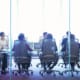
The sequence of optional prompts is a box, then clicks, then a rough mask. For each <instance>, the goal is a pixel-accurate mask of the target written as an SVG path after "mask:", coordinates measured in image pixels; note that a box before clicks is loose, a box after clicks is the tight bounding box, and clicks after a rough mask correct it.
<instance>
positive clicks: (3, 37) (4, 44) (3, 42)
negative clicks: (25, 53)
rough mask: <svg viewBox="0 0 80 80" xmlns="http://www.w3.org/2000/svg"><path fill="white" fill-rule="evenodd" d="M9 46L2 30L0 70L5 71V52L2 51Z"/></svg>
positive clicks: (0, 34) (0, 35) (0, 38)
mask: <svg viewBox="0 0 80 80" xmlns="http://www.w3.org/2000/svg"><path fill="white" fill-rule="evenodd" d="M8 48H9V44H8V37H6V36H5V33H4V32H0V52H2V54H0V56H2V59H1V61H2V69H1V72H2V74H3V73H6V68H7V54H6V52H5V51H4V50H5V49H8Z"/></svg>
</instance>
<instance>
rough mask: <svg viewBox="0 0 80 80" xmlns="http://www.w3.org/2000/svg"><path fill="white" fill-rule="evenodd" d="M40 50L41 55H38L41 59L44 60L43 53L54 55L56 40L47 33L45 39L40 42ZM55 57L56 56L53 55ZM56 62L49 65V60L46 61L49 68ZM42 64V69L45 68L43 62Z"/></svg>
mask: <svg viewBox="0 0 80 80" xmlns="http://www.w3.org/2000/svg"><path fill="white" fill-rule="evenodd" d="M41 51H42V55H41V56H40V57H41V59H42V60H44V56H45V55H52V56H54V55H55V54H56V51H57V45H56V41H55V39H54V38H53V36H52V34H49V33H48V34H47V37H46V39H45V40H44V41H43V43H42V47H41ZM55 59H56V56H55ZM56 63H57V62H54V64H53V66H52V67H50V65H51V62H50V63H48V67H49V68H53V67H54V66H55V65H56ZM42 65H44V69H46V67H45V64H42Z"/></svg>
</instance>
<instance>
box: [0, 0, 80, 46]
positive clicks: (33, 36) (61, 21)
mask: <svg viewBox="0 0 80 80" xmlns="http://www.w3.org/2000/svg"><path fill="white" fill-rule="evenodd" d="M11 1H12V3H11V29H12V40H14V39H17V36H18V34H19V33H20V32H23V33H24V34H25V36H26V37H27V39H28V40H29V41H31V42H36V41H38V40H39V38H40V36H42V33H43V32H45V31H47V32H49V33H52V34H53V36H54V37H55V39H56V41H57V45H58V47H59V44H60V42H61V39H62V36H63V35H65V33H66V31H67V30H68V29H69V0H11ZM79 3H80V0H70V27H71V32H72V33H74V34H75V35H76V37H77V38H79V37H80V35H79V34H80V31H79V27H80V22H79V21H80V9H79V7H80V5H79ZM9 30H10V0H0V31H4V32H5V33H6V34H9V32H10V31H9Z"/></svg>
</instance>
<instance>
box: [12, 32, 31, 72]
mask: <svg viewBox="0 0 80 80" xmlns="http://www.w3.org/2000/svg"><path fill="white" fill-rule="evenodd" d="M12 50H13V51H14V59H15V62H16V63H17V65H18V69H19V73H20V72H21V70H22V69H27V70H28V68H29V66H30V63H31V54H29V51H32V49H31V48H30V46H29V44H28V43H27V41H26V40H25V36H24V34H23V33H20V34H19V36H18V40H16V42H15V43H14V45H13V49H12ZM26 58H29V59H28V60H27V59H26ZM21 67H22V68H21Z"/></svg>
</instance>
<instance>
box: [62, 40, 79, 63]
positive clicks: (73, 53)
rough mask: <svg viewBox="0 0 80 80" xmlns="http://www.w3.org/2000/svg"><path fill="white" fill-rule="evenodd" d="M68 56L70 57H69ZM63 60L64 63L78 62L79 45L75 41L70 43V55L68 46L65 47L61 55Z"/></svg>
mask: <svg viewBox="0 0 80 80" xmlns="http://www.w3.org/2000/svg"><path fill="white" fill-rule="evenodd" d="M69 55H70V57H69ZM69 58H70V59H69ZM63 59H64V61H65V62H67V63H68V62H69V60H70V62H76V63H77V62H78V61H79V44H78V42H76V41H70V53H69V45H67V47H66V52H65V54H64V55H63Z"/></svg>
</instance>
